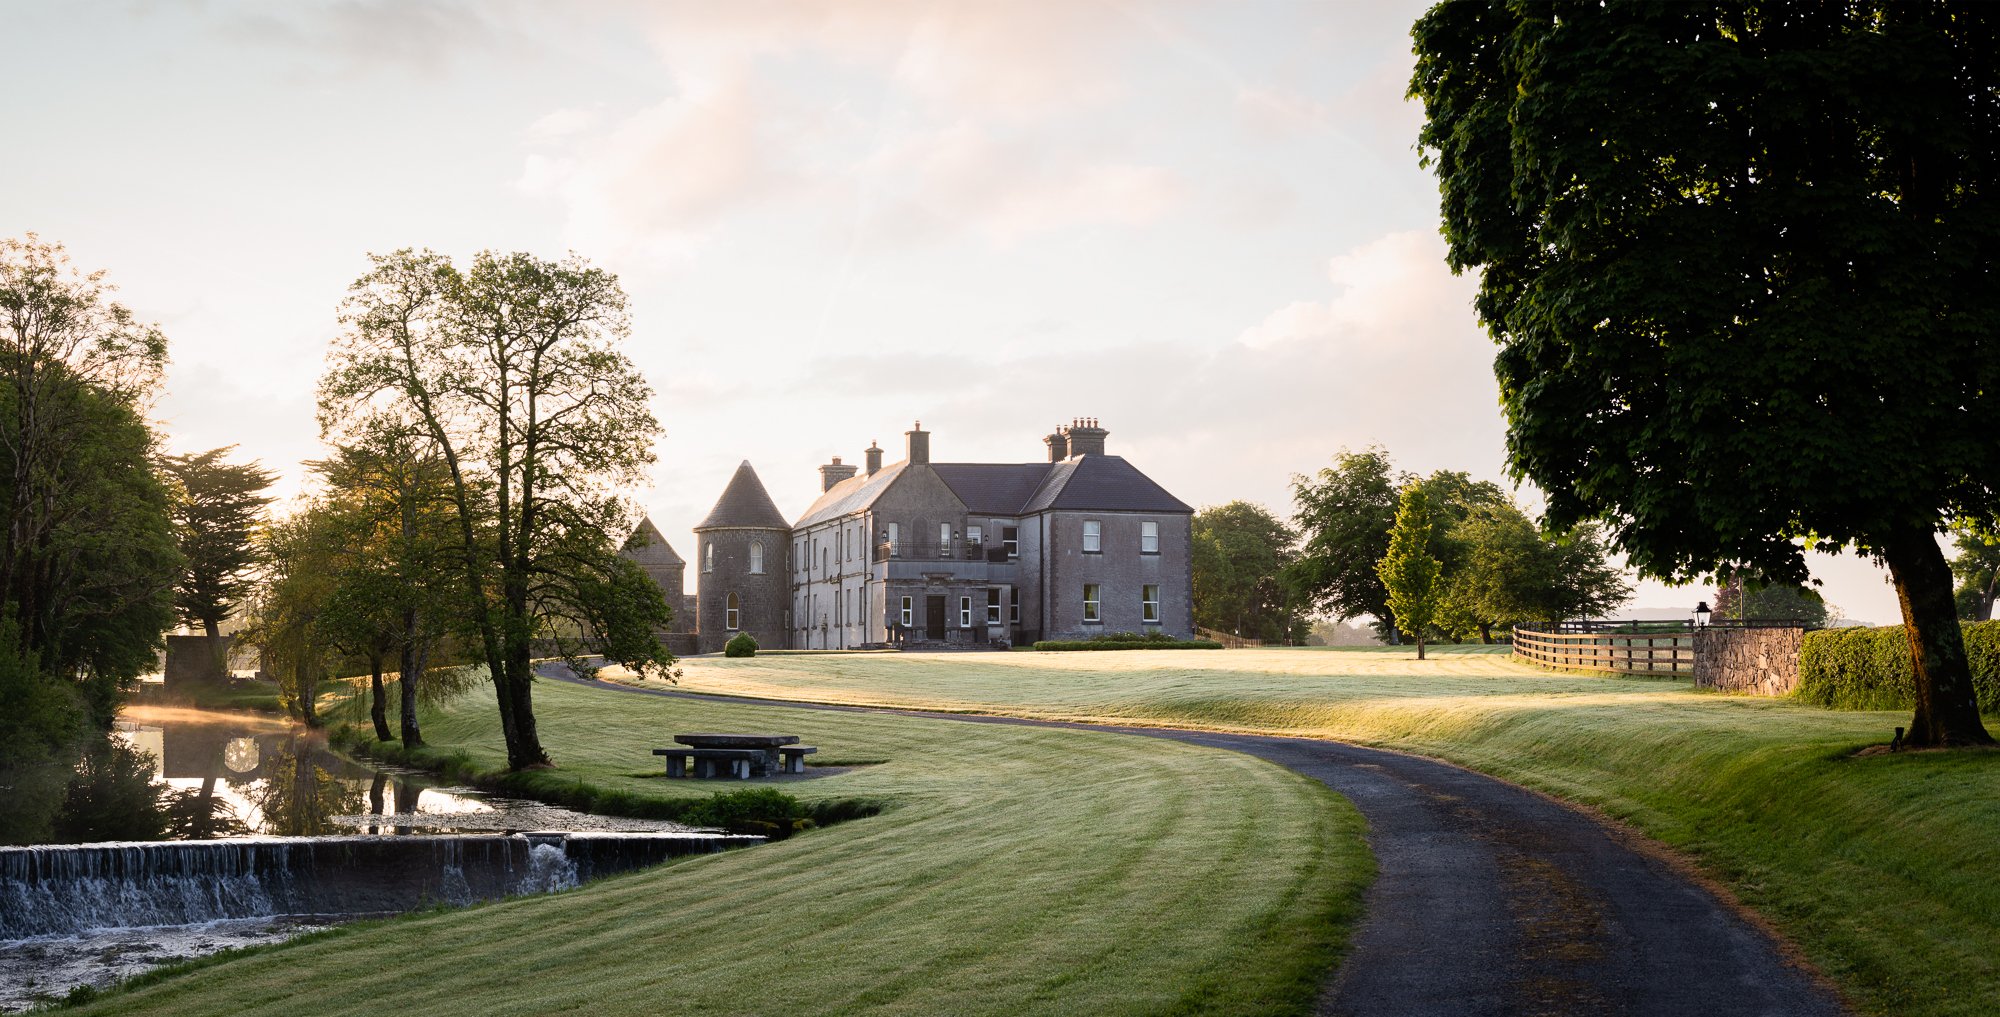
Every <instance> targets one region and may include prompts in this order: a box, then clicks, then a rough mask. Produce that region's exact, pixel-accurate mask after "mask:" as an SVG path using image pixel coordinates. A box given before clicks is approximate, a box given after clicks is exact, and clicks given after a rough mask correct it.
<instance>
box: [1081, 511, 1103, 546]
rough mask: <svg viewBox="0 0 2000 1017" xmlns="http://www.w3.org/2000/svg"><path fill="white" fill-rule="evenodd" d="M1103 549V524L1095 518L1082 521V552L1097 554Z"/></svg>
mask: <svg viewBox="0 0 2000 1017" xmlns="http://www.w3.org/2000/svg"><path fill="white" fill-rule="evenodd" d="M1103 550H1104V524H1103V523H1100V522H1098V521H1097V520H1095V519H1086V520H1084V521H1083V553H1084V554H1098V553H1100V552H1102V551H1103Z"/></svg>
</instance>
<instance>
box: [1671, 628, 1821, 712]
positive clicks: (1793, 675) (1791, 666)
mask: <svg viewBox="0 0 2000 1017" xmlns="http://www.w3.org/2000/svg"><path fill="white" fill-rule="evenodd" d="M1804 641H1805V630H1804V629H1798V628H1784V629H1731V628H1702V629H1696V630H1695V634H1694V686H1695V688H1698V689H1715V690H1717V691H1719V692H1742V693H1748V694H1750V695H1758V696H1789V695H1791V694H1792V690H1793V689H1795V688H1797V687H1798V684H1799V646H1800V645H1801V644H1803V643H1804Z"/></svg>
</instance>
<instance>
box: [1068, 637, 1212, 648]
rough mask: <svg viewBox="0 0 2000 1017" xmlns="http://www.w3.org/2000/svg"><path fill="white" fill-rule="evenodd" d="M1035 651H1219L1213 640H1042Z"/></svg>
mask: <svg viewBox="0 0 2000 1017" xmlns="http://www.w3.org/2000/svg"><path fill="white" fill-rule="evenodd" d="M1035 649H1037V650H1220V649H1222V644H1221V643H1218V642H1216V641H1215V640H1213V639H1044V640H1042V641H1040V642H1038V643H1036V644H1035Z"/></svg>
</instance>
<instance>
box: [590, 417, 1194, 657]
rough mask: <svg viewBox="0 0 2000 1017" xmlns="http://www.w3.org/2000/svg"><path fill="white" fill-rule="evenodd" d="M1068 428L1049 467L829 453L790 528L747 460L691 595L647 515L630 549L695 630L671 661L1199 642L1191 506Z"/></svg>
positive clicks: (915, 445)
mask: <svg viewBox="0 0 2000 1017" xmlns="http://www.w3.org/2000/svg"><path fill="white" fill-rule="evenodd" d="M1108 433H1109V432H1107V431H1106V430H1105V429H1104V428H1102V427H1099V426H1098V423H1097V421H1096V420H1094V419H1078V420H1076V421H1075V422H1073V423H1071V424H1070V425H1069V426H1067V427H1058V428H1056V429H1055V431H1054V432H1052V433H1051V434H1049V435H1048V436H1047V437H1046V438H1044V439H1043V441H1044V443H1045V444H1046V445H1047V447H1048V457H1047V459H1046V461H1043V462H1034V463H934V462H932V461H931V455H930V439H931V436H930V432H928V431H925V430H924V429H923V425H922V424H921V423H919V424H918V425H917V426H915V427H913V428H912V429H911V430H909V431H908V432H906V433H905V435H904V437H905V438H906V439H907V445H906V449H907V454H906V455H905V457H904V458H903V460H902V461H901V462H895V463H890V464H888V465H886V466H885V465H883V463H882V449H881V448H880V447H878V446H875V445H871V446H870V447H869V448H868V449H867V451H866V452H864V453H863V462H864V463H865V464H866V466H865V468H860V467H856V466H854V465H853V464H846V463H842V462H841V461H840V457H838V456H835V457H834V459H833V461H832V462H831V463H828V464H827V465H825V466H821V467H820V468H819V473H820V490H821V494H820V496H819V499H818V500H817V501H815V502H813V504H812V505H811V506H810V507H808V508H807V509H806V510H805V512H804V514H802V515H800V516H799V517H798V519H797V520H796V521H790V522H788V521H787V520H786V518H785V516H784V515H783V513H781V512H779V511H778V507H777V505H775V504H773V503H772V501H771V496H770V494H769V493H767V492H766V491H765V489H764V484H763V482H762V481H760V480H759V479H758V478H757V471H756V470H754V469H752V468H751V466H750V464H749V462H747V461H746V462H744V463H743V464H742V465H741V466H739V467H737V469H736V474H735V476H734V477H732V478H730V481H729V484H728V486H727V487H725V488H724V489H723V492H722V497H720V498H719V499H717V500H716V503H715V508H714V509H713V510H712V511H710V512H709V514H708V517H707V518H705V519H703V520H702V521H701V523H700V524H699V525H697V526H696V527H695V528H694V532H695V562H696V570H697V576H698V580H697V581H698V584H699V586H698V592H697V593H696V594H695V595H694V596H692V597H686V596H684V595H683V593H682V589H683V585H682V584H683V577H684V570H685V568H686V563H685V562H683V561H682V559H681V558H680V556H679V555H676V554H675V553H674V551H673V548H672V547H670V546H668V544H667V542H666V539H665V538H664V537H663V536H661V535H660V532H659V530H658V529H657V528H656V527H654V526H653V524H652V522H651V521H650V520H648V521H645V522H642V523H641V524H640V526H639V530H638V531H637V532H635V533H634V534H633V536H632V539H631V541H629V542H628V544H627V546H626V551H625V553H626V554H627V555H628V556H630V557H632V558H633V559H634V560H636V561H638V562H639V564H641V565H642V566H644V567H645V568H646V570H647V572H649V573H650V574H652V576H653V577H654V579H655V580H656V581H658V582H659V583H660V584H661V586H662V587H663V589H664V592H665V593H666V595H667V602H668V603H669V604H671V605H675V608H676V612H675V613H676V621H677V624H676V627H677V628H678V627H680V625H681V623H682V622H683V620H684V619H686V618H687V617H688V614H689V613H690V612H687V611H686V610H685V607H686V605H687V603H688V602H689V601H692V602H693V604H692V606H693V607H694V611H693V612H691V613H692V615H693V618H694V621H695V625H694V630H695V631H694V632H693V633H691V634H689V633H679V634H674V635H673V636H672V637H671V638H670V640H669V642H670V645H671V646H672V647H673V649H674V651H675V652H677V653H682V652H688V651H690V650H693V651H696V652H702V653H708V652H713V651H717V650H720V649H722V644H723V643H725V642H727V641H728V640H729V639H730V638H731V637H733V636H735V635H736V634H737V633H738V632H748V633H750V634H751V635H752V636H753V637H755V638H756V640H757V643H758V645H759V646H761V647H764V648H766V649H859V648H871V647H881V646H908V647H912V648H918V647H939V648H943V647H977V646H997V645H1008V644H1012V645H1021V644H1025V643H1029V642H1033V641H1035V640H1039V639H1082V638H1089V637H1090V636H1093V635H1097V634H1100V633H1106V632H1163V633H1166V634H1168V635H1172V636H1176V637H1180V638H1186V637H1189V636H1192V635H1193V634H1194V607H1193V581H1192V573H1191V571H1190V561H1189V532H1188V531H1189V524H1190V523H1191V521H1192V519H1193V516H1194V510H1193V509H1191V508H1189V507H1188V505H1187V504H1186V503H1185V502H1182V501H1181V500H1180V499H1178V498H1176V497H1174V496H1173V495H1171V494H1169V493H1167V491H1166V490H1165V489H1164V488H1162V487H1161V486H1160V485H1158V484H1156V483H1154V482H1153V480H1152V479H1151V478H1149V477H1147V476H1146V475H1145V474H1144V473H1141V472H1139V470H1138V468H1137V467H1135V466H1133V465H1132V464H1131V463H1128V462H1126V461H1125V460H1124V458H1122V457H1120V456H1114V455H1109V454H1107V453H1106V452H1105V438H1106V436H1107V435H1108Z"/></svg>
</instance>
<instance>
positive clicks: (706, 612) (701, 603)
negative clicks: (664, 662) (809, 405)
mask: <svg viewBox="0 0 2000 1017" xmlns="http://www.w3.org/2000/svg"><path fill="white" fill-rule="evenodd" d="M694 538H695V548H694V560H695V574H696V575H698V576H700V577H701V578H700V579H699V580H698V583H699V586H698V590H699V592H698V593H697V595H696V606H695V613H696V614H697V616H698V617H699V623H698V624H699V628H700V640H699V645H700V647H701V652H703V653H714V652H717V651H720V650H721V649H722V645H723V644H724V643H727V642H728V641H729V640H730V639H731V638H732V637H734V636H735V635H736V634H737V633H738V632H748V633H750V635H751V637H752V638H754V639H756V640H757V645H758V646H759V647H762V648H763V649H767V650H782V649H785V648H786V642H785V633H786V628H787V626H786V618H785V615H786V612H787V610H788V609H789V607H790V605H791V583H790V577H789V576H787V575H786V574H785V555H786V552H787V551H788V550H789V549H790V546H791V540H792V524H791V523H790V522H788V521H786V519H785V517H784V516H783V515H781V514H780V513H779V512H778V506H777V505H775V504H773V503H772V501H771V495H770V493H769V492H767V491H765V490H764V482H763V481H761V480H759V479H757V471H756V470H754V469H752V468H751V467H750V461H749V460H747V459H746V460H744V462H743V465H741V466H738V467H737V468H736V475H735V476H733V477H731V478H729V486H728V487H725V488H723V489H722V497H720V498H718V499H716V502H715V508H714V509H712V510H710V511H709V513H708V518H706V519H703V520H702V521H701V522H700V523H699V524H697V525H696V526H695V528H694Z"/></svg>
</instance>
